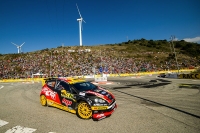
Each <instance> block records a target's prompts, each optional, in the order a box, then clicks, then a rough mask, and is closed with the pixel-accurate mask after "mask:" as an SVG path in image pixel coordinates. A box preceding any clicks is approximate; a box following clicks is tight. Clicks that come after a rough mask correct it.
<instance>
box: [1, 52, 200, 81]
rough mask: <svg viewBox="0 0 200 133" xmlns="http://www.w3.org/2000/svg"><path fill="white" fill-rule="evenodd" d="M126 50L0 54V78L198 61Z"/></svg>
mask: <svg viewBox="0 0 200 133" xmlns="http://www.w3.org/2000/svg"><path fill="white" fill-rule="evenodd" d="M125 54H126V53H124V52H117V51H114V50H113V51H112V50H107V49H102V50H91V51H90V52H84V51H83V50H79V51H76V52H69V51H68V50H67V49H64V50H63V49H52V50H47V51H38V52H30V53H25V54H19V55H18V54H14V55H13V56H10V55H3V56H1V58H0V78H31V77H32V76H33V74H35V73H39V74H43V77H50V76H53V77H57V76H64V77H68V76H81V75H93V74H94V73H95V74H101V73H102V72H103V73H108V74H121V73H138V72H141V71H143V72H144V71H161V70H174V69H177V65H178V67H179V69H183V68H191V67H196V66H198V64H199V62H198V61H197V60H196V59H195V58H190V59H184V60H182V61H179V62H178V64H177V63H176V61H175V60H169V61H159V62H158V58H159V54H167V53H159V52H158V53H153V52H144V53H138V55H145V54H148V55H151V56H153V57H154V58H153V59H151V60H147V59H146V58H144V57H142V56H139V57H138V58H127V57H125V56H123V55H125ZM100 68H102V69H101V70H102V71H101V70H100Z"/></svg>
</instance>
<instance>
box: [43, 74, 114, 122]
mask: <svg viewBox="0 0 200 133" xmlns="http://www.w3.org/2000/svg"><path fill="white" fill-rule="evenodd" d="M40 103H41V104H42V105H43V106H53V107H56V108H59V109H62V110H65V111H68V112H71V113H74V114H76V115H77V116H78V117H80V118H82V119H90V118H92V119H94V120H101V119H103V118H106V117H109V116H111V114H112V113H113V112H114V110H115V109H116V108H117V104H116V100H115V97H114V96H113V94H112V93H111V92H109V91H108V90H106V89H104V88H102V87H99V86H96V85H94V84H92V83H90V82H87V81H85V80H83V79H74V78H48V79H45V82H44V83H43V87H42V90H41V93H40Z"/></svg>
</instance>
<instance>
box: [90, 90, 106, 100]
mask: <svg viewBox="0 0 200 133" xmlns="http://www.w3.org/2000/svg"><path fill="white" fill-rule="evenodd" d="M87 93H91V94H94V95H96V96H98V97H102V98H103V95H102V94H99V93H96V92H93V91H87Z"/></svg>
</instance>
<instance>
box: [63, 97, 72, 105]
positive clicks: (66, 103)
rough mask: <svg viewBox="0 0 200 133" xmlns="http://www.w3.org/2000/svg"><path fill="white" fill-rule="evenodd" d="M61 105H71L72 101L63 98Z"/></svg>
mask: <svg viewBox="0 0 200 133" xmlns="http://www.w3.org/2000/svg"><path fill="white" fill-rule="evenodd" d="M62 103H64V104H65V105H66V106H68V105H72V101H69V100H67V99H65V98H63V99H62Z"/></svg>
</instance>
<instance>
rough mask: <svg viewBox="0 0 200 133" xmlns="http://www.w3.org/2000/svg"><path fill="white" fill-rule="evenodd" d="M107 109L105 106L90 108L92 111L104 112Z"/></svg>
mask: <svg viewBox="0 0 200 133" xmlns="http://www.w3.org/2000/svg"><path fill="white" fill-rule="evenodd" d="M107 108H108V107H107V106H94V107H92V110H106V109H107Z"/></svg>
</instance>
